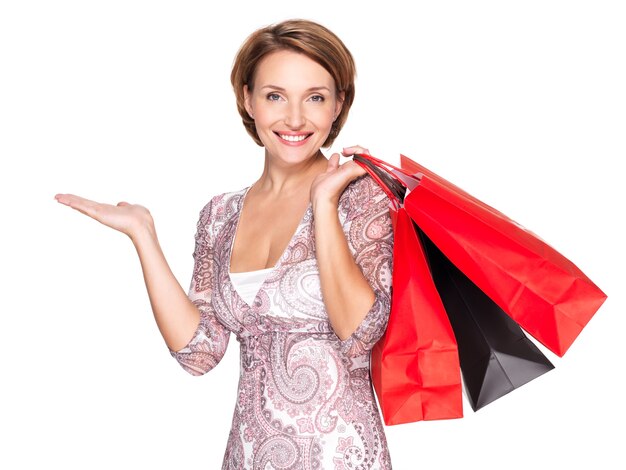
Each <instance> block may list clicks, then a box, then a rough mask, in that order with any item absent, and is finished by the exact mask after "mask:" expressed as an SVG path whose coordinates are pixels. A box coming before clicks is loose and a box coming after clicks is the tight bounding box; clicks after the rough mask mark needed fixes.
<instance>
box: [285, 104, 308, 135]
mask: <svg viewBox="0 0 626 470" xmlns="http://www.w3.org/2000/svg"><path fill="white" fill-rule="evenodd" d="M305 121H306V119H305V117H304V110H303V109H302V107H301V105H300V103H290V104H289V106H288V108H287V113H286V115H285V124H287V126H289V127H290V128H292V129H299V128H300V127H302V126H304V123H305Z"/></svg>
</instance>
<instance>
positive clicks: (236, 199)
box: [200, 186, 249, 224]
mask: <svg viewBox="0 0 626 470" xmlns="http://www.w3.org/2000/svg"><path fill="white" fill-rule="evenodd" d="M248 188H249V186H246V187H244V188H241V189H238V190H235V191H226V192H222V193H218V194H215V195H214V196H212V197H211V198H210V199H209V201H208V202H207V203H206V204H205V205H204V207H202V209H201V211H200V215H201V218H205V219H207V220H210V221H211V222H212V223H213V224H219V223H220V222H223V221H225V220H227V219H229V218H230V217H232V215H233V214H235V213H236V212H237V211H239V209H240V206H241V204H240V200H241V198H242V197H243V196H244V195H245V193H246V191H247V190H248Z"/></svg>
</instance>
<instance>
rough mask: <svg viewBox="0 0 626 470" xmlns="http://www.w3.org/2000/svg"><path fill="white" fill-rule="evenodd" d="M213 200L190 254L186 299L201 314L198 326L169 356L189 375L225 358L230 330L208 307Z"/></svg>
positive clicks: (202, 217)
mask: <svg viewBox="0 0 626 470" xmlns="http://www.w3.org/2000/svg"><path fill="white" fill-rule="evenodd" d="M212 208H213V200H211V201H210V202H209V203H208V204H207V205H206V206H204V207H203V208H202V210H201V211H200V217H199V219H198V223H197V229H196V236H195V249H194V252H193V258H194V268H193V276H192V278H191V285H190V287H189V292H188V297H189V299H191V301H192V302H193V303H194V305H196V306H197V307H198V310H199V311H200V323H199V324H198V327H197V329H196V331H195V332H194V335H193V337H192V338H191V340H190V341H189V343H188V344H187V345H186V346H185V347H183V348H182V349H180V350H178V351H174V350H172V349H171V348H170V349H169V351H170V354H171V355H172V356H173V357H174V359H176V360H177V361H178V362H179V364H180V365H181V366H182V367H183V369H185V370H186V371H187V372H189V373H190V374H191V375H202V374H206V373H207V372H208V371H210V370H211V369H213V367H215V366H216V365H217V363H218V362H219V361H220V360H221V359H222V357H224V353H225V352H226V347H227V346H228V339H229V337H230V331H229V330H228V329H226V328H225V327H224V326H223V325H222V324H221V323H220V322H219V321H218V320H217V318H216V316H215V312H214V310H213V307H212V305H211V286H212V283H213V266H212V265H213V240H212V236H211V223H212V222H211V221H212V216H211V214H212Z"/></svg>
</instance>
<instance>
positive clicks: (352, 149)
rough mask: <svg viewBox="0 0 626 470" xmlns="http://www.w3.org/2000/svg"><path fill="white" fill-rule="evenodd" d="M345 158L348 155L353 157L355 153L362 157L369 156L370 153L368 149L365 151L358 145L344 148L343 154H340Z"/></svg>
mask: <svg viewBox="0 0 626 470" xmlns="http://www.w3.org/2000/svg"><path fill="white" fill-rule="evenodd" d="M341 153H342V154H343V155H344V156H345V157H348V156H350V155H355V154H357V153H360V154H364V155H369V154H370V151H369V150H368V149H366V148H365V147H361V146H360V145H353V146H351V147H345V148H344V149H343V152H341Z"/></svg>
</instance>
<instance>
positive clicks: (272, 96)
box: [267, 93, 280, 101]
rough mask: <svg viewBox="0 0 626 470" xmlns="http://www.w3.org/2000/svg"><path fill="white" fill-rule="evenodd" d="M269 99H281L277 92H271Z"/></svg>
mask: <svg viewBox="0 0 626 470" xmlns="http://www.w3.org/2000/svg"><path fill="white" fill-rule="evenodd" d="M267 99H268V100H270V101H278V100H279V99H280V95H278V94H277V93H270V94H268V95H267Z"/></svg>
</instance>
